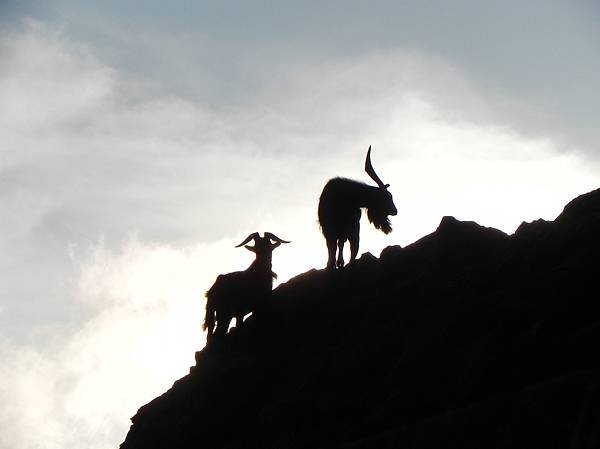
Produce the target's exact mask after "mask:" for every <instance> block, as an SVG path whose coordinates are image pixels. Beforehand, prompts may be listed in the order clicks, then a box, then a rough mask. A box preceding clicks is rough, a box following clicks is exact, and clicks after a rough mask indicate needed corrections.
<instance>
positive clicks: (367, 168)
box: [365, 145, 389, 189]
mask: <svg viewBox="0 0 600 449" xmlns="http://www.w3.org/2000/svg"><path fill="white" fill-rule="evenodd" d="M365 171H366V172H367V174H368V175H369V176H370V177H371V179H372V180H373V181H375V182H376V183H377V185H378V186H379V187H381V188H384V189H387V188H388V187H389V184H388V185H386V184H384V183H383V181H382V180H381V179H379V176H377V173H375V170H374V169H373V165H372V164H371V145H369V150H368V151H367V159H366V160H365Z"/></svg>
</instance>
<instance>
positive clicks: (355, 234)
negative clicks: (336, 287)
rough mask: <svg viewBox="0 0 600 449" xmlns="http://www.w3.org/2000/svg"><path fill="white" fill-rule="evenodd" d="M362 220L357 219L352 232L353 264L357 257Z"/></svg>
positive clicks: (351, 255)
mask: <svg viewBox="0 0 600 449" xmlns="http://www.w3.org/2000/svg"><path fill="white" fill-rule="evenodd" d="M359 235H360V222H359V221H357V222H356V225H355V226H354V229H352V233H351V234H350V239H349V240H350V262H348V264H351V263H352V262H354V260H355V259H356V255H357V254H358V242H359V240H360V238H359Z"/></svg>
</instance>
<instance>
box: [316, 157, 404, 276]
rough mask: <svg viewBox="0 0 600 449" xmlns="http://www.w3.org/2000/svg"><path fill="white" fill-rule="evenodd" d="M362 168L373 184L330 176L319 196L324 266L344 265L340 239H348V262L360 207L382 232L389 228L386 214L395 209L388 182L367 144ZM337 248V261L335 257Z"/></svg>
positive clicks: (354, 245)
mask: <svg viewBox="0 0 600 449" xmlns="http://www.w3.org/2000/svg"><path fill="white" fill-rule="evenodd" d="M365 171H366V172H367V174H368V175H369V176H370V177H371V179H373V181H375V182H376V183H377V187H374V186H370V185H367V184H365V183H362V182H358V181H354V180H352V179H347V178H333V179H330V180H329V181H328V182H327V184H325V187H324V188H323V192H322V193H321V197H320V198H319V223H320V225H321V230H322V231H323V236H324V237H325V241H326V242H327V251H328V253H329V257H328V260H327V269H329V270H331V269H334V268H335V266H337V267H338V268H342V267H343V266H344V256H343V252H344V242H345V241H346V240H349V241H350V263H352V262H353V261H354V260H355V259H356V255H357V254H358V243H359V232H360V215H361V209H362V208H366V209H367V217H368V218H369V221H370V222H371V223H372V224H373V226H375V227H376V228H377V229H380V230H381V231H383V232H384V233H385V234H389V233H390V232H391V231H392V226H391V223H390V220H389V218H388V216H389V215H396V214H397V213H398V211H397V210H396V206H395V205H394V200H393V199H392V194H391V193H390V192H388V190H387V189H388V187H389V186H390V185H389V184H384V183H383V182H382V181H381V179H379V176H377V173H375V170H374V169H373V165H372V164H371V147H370V146H369V150H368V151H367V158H366V160H365ZM336 248H337V250H338V257H337V264H336V259H335V254H336Z"/></svg>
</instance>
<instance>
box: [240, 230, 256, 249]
mask: <svg viewBox="0 0 600 449" xmlns="http://www.w3.org/2000/svg"><path fill="white" fill-rule="evenodd" d="M258 238H260V236H259V235H258V232H255V233H253V234H250V235H249V236H248V237H246V240H244V241H243V242H242V243H240V244H239V245H235V247H236V248H239V247H240V246H244V245H245V244H246V243H248V242H249V241H250V240H254V241H256V239H258Z"/></svg>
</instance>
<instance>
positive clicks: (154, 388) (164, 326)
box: [0, 238, 239, 449]
mask: <svg viewBox="0 0 600 449" xmlns="http://www.w3.org/2000/svg"><path fill="white" fill-rule="evenodd" d="M228 243H229V242H227V243H225V242H217V243H214V244H211V245H196V246H191V247H187V248H185V249H183V250H181V249H174V248H173V247H170V246H168V245H155V244H144V243H142V242H140V241H138V240H136V239H135V238H132V239H131V240H130V241H129V242H128V243H127V244H126V245H125V246H124V247H123V248H122V250H121V251H119V252H118V253H113V252H111V251H109V250H107V249H106V247H105V246H104V244H103V243H102V242H99V243H98V244H97V245H95V246H94V247H92V248H90V249H89V250H88V251H86V252H85V253H84V254H81V255H79V256H77V255H75V256H74V257H76V258H78V259H79V261H78V262H76V263H77V265H78V267H79V270H80V271H79V273H80V276H79V287H78V300H79V301H80V302H81V303H82V304H83V306H84V307H85V309H86V312H87V315H88V317H87V318H86V319H85V320H82V321H81V322H79V323H77V325H76V326H74V327H72V328H58V329H55V332H54V333H51V334H48V335H47V336H46V337H47V340H46V342H45V343H44V344H43V345H37V346H31V345H16V344H14V343H13V342H11V341H10V340H7V339H3V340H2V344H1V346H0V355H1V357H2V359H3V361H4V363H3V364H2V379H3V385H2V389H1V390H0V396H1V398H2V407H1V409H0V447H2V448H9V447H20V448H24V449H30V448H31V449H33V448H41V447H44V448H48V449H52V448H61V449H63V448H69V447H87V448H91V449H93V448H107V447H115V445H116V444H118V442H119V441H122V440H123V439H124V436H125V434H124V432H125V430H126V429H127V423H128V420H129V417H130V416H132V415H133V414H134V412H135V411H136V410H137V409H138V408H139V407H140V406H141V405H143V404H144V403H146V402H149V401H150V400H151V399H153V398H154V397H155V396H157V395H159V394H160V393H162V392H163V391H165V390H166V389H167V388H168V387H170V386H171V384H172V383H173V382H174V380H176V379H177V378H179V377H182V376H183V375H185V374H187V370H188V368H189V366H192V365H193V364H194V359H193V356H194V352H195V351H196V350H199V349H200V348H201V347H202V346H203V344H204V337H203V335H202V334H201V332H200V317H201V315H202V314H203V305H204V303H203V290H202V287H203V286H204V285H207V284H208V285H210V282H211V281H212V280H213V279H214V277H215V276H216V274H217V273H218V272H219V271H221V270H224V269H225V266H226V265H228V266H231V265H236V262H238V263H239V261H236V260H235V258H236V256H237V253H236V252H235V251H233V250H232V249H233V248H231V249H229V251H227V250H226V249H225V247H227V248H230V247H231V245H229V244H228ZM228 253H229V254H230V256H229V257H227V254H228ZM223 254H225V256H224V255H223Z"/></svg>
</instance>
